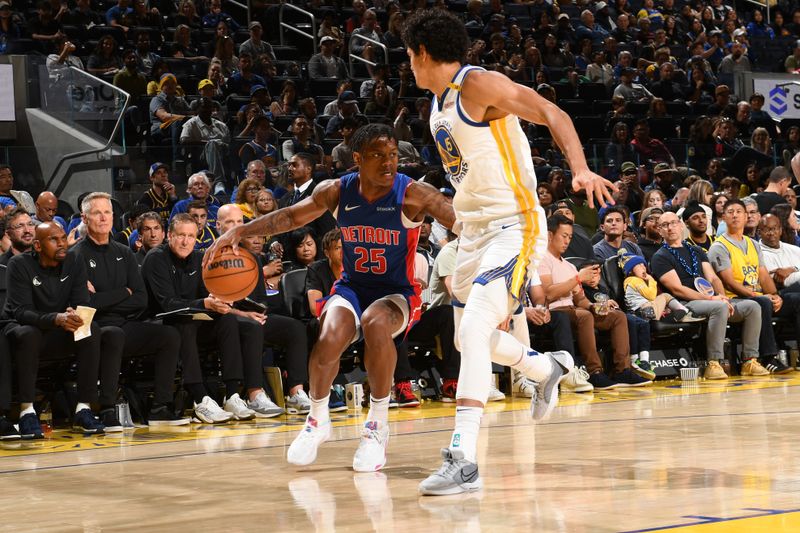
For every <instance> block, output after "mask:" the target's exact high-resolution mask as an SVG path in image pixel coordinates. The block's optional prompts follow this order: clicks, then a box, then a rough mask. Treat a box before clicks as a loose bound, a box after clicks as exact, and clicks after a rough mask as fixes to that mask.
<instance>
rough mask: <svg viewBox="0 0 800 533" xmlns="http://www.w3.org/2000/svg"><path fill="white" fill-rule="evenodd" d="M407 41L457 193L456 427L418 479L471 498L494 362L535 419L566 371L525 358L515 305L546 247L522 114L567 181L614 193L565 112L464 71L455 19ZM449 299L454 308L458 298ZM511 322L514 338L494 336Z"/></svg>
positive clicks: (410, 34)
mask: <svg viewBox="0 0 800 533" xmlns="http://www.w3.org/2000/svg"><path fill="white" fill-rule="evenodd" d="M403 40H404V42H405V44H406V49H407V52H408V55H409V57H410V59H411V68H412V70H413V72H414V75H415V78H416V82H417V85H418V86H419V87H420V88H423V89H428V90H430V91H432V92H433V94H434V95H435V96H434V98H433V103H432V108H431V118H430V127H431V132H432V133H433V138H434V140H435V142H436V145H437V148H438V150H439V153H440V155H441V158H442V164H443V166H444V169H445V171H446V172H447V173H448V174H449V176H450V182H451V183H452V184H453V186H454V188H455V189H456V195H455V198H454V199H453V207H454V208H455V211H456V218H457V226H458V227H459V228H460V240H459V247H458V256H457V259H456V270H455V272H454V275H453V294H454V296H455V298H454V302H453V305H454V308H455V321H456V332H457V334H456V343H457V345H458V346H460V350H461V370H460V373H459V377H458V392H457V395H456V402H457V408H456V420H455V430H454V431H453V435H452V438H451V440H450V445H449V446H448V448H446V449H444V450H442V456H443V459H444V462H443V464H442V467H441V468H440V469H439V470H438V471H437V472H435V473H434V474H432V475H431V476H430V477H428V478H427V479H425V480H424V481H422V483H420V486H419V490H420V492H421V493H422V494H427V495H444V494H456V493H460V492H467V491H473V490H478V489H480V488H481V487H482V486H483V483H482V481H481V479H480V476H479V475H478V466H477V463H476V455H477V450H476V448H477V440H478V431H479V428H480V421H481V416H482V414H483V406H484V404H485V403H486V400H487V396H488V393H489V376H490V372H491V363H492V361H494V362H496V363H499V364H502V365H506V366H510V367H512V368H514V369H515V370H518V371H520V372H521V373H522V374H523V375H525V376H526V377H527V378H528V379H531V380H533V381H535V382H536V393H535V394H534V395H533V398H532V401H531V415H532V417H533V418H534V420H542V419H544V418H546V417H547V416H548V415H549V414H550V412H551V411H552V409H553V408H554V407H555V405H556V403H557V401H558V383H559V381H560V380H561V379H563V377H564V376H565V375H566V374H567V373H568V372H569V371H570V370H571V369H572V368H573V366H574V365H573V361H572V357H571V356H570V354H569V353H567V352H553V353H539V352H536V351H534V350H531V349H530V347H529V345H530V339H529V337H528V327H527V323H526V320H525V315H524V313H523V311H522V306H521V305H520V301H521V300H522V298H523V297H524V293H525V291H526V290H527V286H528V279H529V277H530V276H532V274H533V273H534V272H535V270H536V267H537V265H538V261H539V258H540V257H541V254H542V253H543V252H544V250H545V248H546V245H547V233H546V224H545V218H544V212H543V210H542V208H541V206H540V205H539V203H538V201H537V198H536V177H535V174H534V170H533V162H532V161H531V152H530V146H529V144H528V140H527V138H526V137H525V134H524V133H523V131H522V128H521V127H520V124H519V118H522V119H525V120H527V121H529V122H533V123H536V124H544V125H546V126H547V127H548V128H550V131H551V133H552V135H553V139H554V140H555V141H556V143H557V144H558V146H559V147H560V148H561V150H562V151H563V152H564V154H565V155H566V158H567V160H568V162H569V166H570V169H571V170H572V185H573V187H574V188H575V189H576V190H578V189H585V191H586V193H587V196H588V198H589V205H590V206H593V204H594V197H595V196H596V197H597V199H598V200H600V201H601V203H602V202H604V201H606V200H607V201H609V202H611V193H610V189H613V185H612V184H611V183H610V182H608V181H607V180H604V179H603V178H601V177H600V176H598V175H596V174H594V173H592V172H591V171H590V170H589V167H588V165H587V164H586V159H585V157H584V155H583V147H582V146H581V143H580V140H579V138H578V135H577V133H576V132H575V128H574V127H573V125H572V122H571V121H570V118H569V116H568V115H567V114H566V113H564V112H563V111H561V110H560V109H559V108H558V107H556V106H555V105H554V104H552V103H550V102H548V101H547V100H545V99H544V98H542V97H540V96H539V95H538V94H537V93H536V92H535V91H533V90H531V89H530V88H528V87H524V86H522V85H519V84H517V83H514V82H513V81H511V80H510V79H509V78H507V77H506V76H503V75H502V74H499V73H497V72H487V71H485V70H484V69H482V68H480V67H473V66H469V65H464V64H463V62H464V59H465V56H466V53H467V50H468V48H469V46H470V40H469V37H468V36H467V32H466V30H465V28H464V24H463V23H462V21H461V20H460V19H459V18H458V17H456V16H455V15H453V14H452V13H449V12H446V11H442V10H438V9H435V10H419V11H415V12H414V14H413V15H412V16H411V17H409V19H408V20H407V21H406V25H405V29H404V31H403ZM456 300H457V301H456ZM509 316H511V318H512V322H511V323H512V329H511V333H506V332H504V331H500V330H498V329H497V327H498V325H499V324H501V323H504V322H505V320H506V319H507V318H508V317H509Z"/></svg>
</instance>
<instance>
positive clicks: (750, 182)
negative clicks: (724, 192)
mask: <svg viewBox="0 0 800 533" xmlns="http://www.w3.org/2000/svg"><path fill="white" fill-rule="evenodd" d="M763 190H764V185H763V184H762V182H761V169H760V168H758V165H757V164H755V163H748V164H747V167H745V170H744V183H742V187H741V189H740V190H739V198H744V197H745V196H750V195H751V194H755V193H758V192H761V191H763Z"/></svg>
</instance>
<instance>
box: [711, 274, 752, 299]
mask: <svg viewBox="0 0 800 533" xmlns="http://www.w3.org/2000/svg"><path fill="white" fill-rule="evenodd" d="M718 274H719V277H720V279H721V280H722V283H723V284H724V285H725V287H727V288H728V289H729V290H730V291H731V292H732V293H734V294H736V295H737V296H741V297H742V298H752V297H754V296H756V293H755V292H753V290H752V289H748V288H747V287H745V286H744V285H742V284H741V283H739V282H737V281H736V280H735V279H733V270H731V269H730V268H726V269H725V270H720V271H719V272H718Z"/></svg>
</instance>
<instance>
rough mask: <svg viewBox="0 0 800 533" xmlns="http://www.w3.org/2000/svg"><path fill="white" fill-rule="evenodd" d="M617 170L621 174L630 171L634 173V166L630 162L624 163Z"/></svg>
mask: <svg viewBox="0 0 800 533" xmlns="http://www.w3.org/2000/svg"><path fill="white" fill-rule="evenodd" d="M619 169H620V170H621V171H622V173H623V174H625V173H626V172H631V171H633V172H636V164H635V163H631V162H630V161H625V162H624V163H622V165H621V166H620V167H619Z"/></svg>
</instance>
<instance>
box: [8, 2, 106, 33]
mask: <svg viewBox="0 0 800 533" xmlns="http://www.w3.org/2000/svg"><path fill="white" fill-rule="evenodd" d="M1 16H2V14H1V13H0V17H1ZM104 22H105V21H104V20H103V18H102V17H101V16H100V14H99V13H98V12H97V11H95V10H93V9H92V2H91V0H76V1H75V7H73V8H72V9H70V10H69V12H67V13H64V16H62V17H61V23H62V24H66V25H68V26H77V27H79V28H81V29H84V30H88V29H89V28H90V27H92V26H98V25H101V24H103V23H104Z"/></svg>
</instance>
